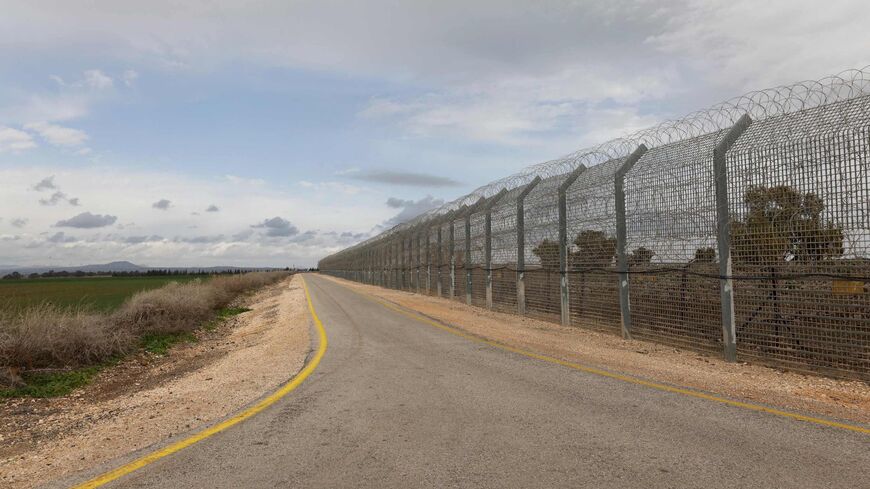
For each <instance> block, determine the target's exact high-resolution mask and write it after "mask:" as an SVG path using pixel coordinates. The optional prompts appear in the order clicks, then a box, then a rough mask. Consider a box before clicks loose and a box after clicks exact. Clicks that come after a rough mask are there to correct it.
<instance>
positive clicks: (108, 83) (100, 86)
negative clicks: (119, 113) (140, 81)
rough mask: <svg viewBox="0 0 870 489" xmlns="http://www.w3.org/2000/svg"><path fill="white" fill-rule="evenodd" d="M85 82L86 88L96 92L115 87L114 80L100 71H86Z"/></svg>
mask: <svg viewBox="0 0 870 489" xmlns="http://www.w3.org/2000/svg"><path fill="white" fill-rule="evenodd" d="M83 82H84V84H85V86H87V87H90V88H93V89H96V90H105V89H107V88H112V87H113V86H115V82H114V80H112V78H111V77H110V76H108V75H106V74H105V73H103V72H102V71H100V70H87V71H85V72H84V80H83Z"/></svg>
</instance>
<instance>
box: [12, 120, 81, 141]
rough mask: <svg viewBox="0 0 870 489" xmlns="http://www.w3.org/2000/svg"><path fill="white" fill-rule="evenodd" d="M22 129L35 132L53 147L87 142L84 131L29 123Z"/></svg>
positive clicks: (42, 123) (43, 123)
mask: <svg viewBox="0 0 870 489" xmlns="http://www.w3.org/2000/svg"><path fill="white" fill-rule="evenodd" d="M24 128H25V129H27V130H30V131H34V132H36V133H37V134H39V136H40V137H41V138H42V139H44V140H45V141H47V142H48V143H49V144H51V145H54V146H80V145H82V144H84V142H85V141H87V140H88V135H87V134H86V133H85V132H84V131H81V130H79V129H73V128H71V127H64V126H61V125H58V124H50V123H48V122H31V123H29V124H25V125H24Z"/></svg>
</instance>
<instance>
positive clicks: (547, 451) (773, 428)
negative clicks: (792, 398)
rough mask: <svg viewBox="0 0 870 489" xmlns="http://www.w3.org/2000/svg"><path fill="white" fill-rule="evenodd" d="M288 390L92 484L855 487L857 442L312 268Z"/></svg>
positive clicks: (862, 438)
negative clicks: (421, 312) (443, 325)
mask: <svg viewBox="0 0 870 489" xmlns="http://www.w3.org/2000/svg"><path fill="white" fill-rule="evenodd" d="M306 280H307V283H308V287H309V290H310V292H311V295H312V300H313V303H314V306H315V308H316V310H317V313H318V315H319V316H320V319H321V320H322V322H323V324H324V326H325V328H326V332H327V334H328V336H329V349H328V350H327V352H326V355H325V357H324V358H323V360H322V362H321V364H320V365H319V367H318V368H317V369H316V370H315V371H314V373H313V374H312V375H311V376H310V377H309V378H308V379H307V380H306V381H305V382H304V383H303V384H302V385H301V386H300V387H299V388H298V389H297V390H295V391H293V392H292V393H290V394H289V395H288V396H287V397H285V398H284V399H282V400H281V401H279V402H278V403H277V404H275V405H273V406H272V407H270V408H269V409H267V410H266V411H264V412H262V413H260V414H258V415H257V416H255V417H254V418H252V419H249V420H247V421H245V422H243V423H241V424H239V425H236V426H234V427H232V428H230V429H228V430H227V431H224V432H221V433H218V434H216V435H214V436H212V437H210V438H208V439H206V440H204V441H201V442H200V443H197V444H195V445H193V446H191V447H189V448H186V449H184V450H182V451H180V452H178V453H176V454H174V455H172V456H170V457H167V458H164V459H161V460H159V461H157V462H155V463H153V464H150V465H148V466H146V467H144V468H142V469H140V470H138V471H136V472H134V473H132V474H129V475H127V476H125V477H123V478H121V479H119V480H116V481H115V482H113V483H111V484H109V485H108V486H104V487H125V488H133V487H155V488H156V487H172V488H183V487H218V488H239V487H264V488H265V487H324V488H332V487H372V488H382V487H396V488H411V487H433V488H434V487H493V488H495V487H499V488H501V487H517V488H527V487H590V488H592V487H594V488H608V487H620V488H635V487H636V488H672V487H698V488H719V487H752V488H756V487H782V488H799V487H813V488H818V487H843V488H859V487H870V436H868V435H866V434H861V433H854V432H848V431H845V430H841V429H837V428H830V427H824V426H818V425H814V424H810V423H805V422H800V421H795V420H791V419H786V418H782V417H777V416H773V415H770V414H765V413H759V412H753V411H748V410H745V409H740V408H735V407H731V406H727V405H723V404H719V403H715V402H710V401H707V400H703V399H697V398H692V397H688V396H684V395H680V394H674V393H668V392H662V391H658V390H654V389H650V388H648V387H644V386H641V385H634V384H630V383H626V382H622V381H619V380H614V379H608V378H604V377H599V376H596V375H592V374H587V373H583V372H578V371H575V370H571V369H568V368H565V367H562V366H559V365H555V364H551V363H547V362H543V361H539V360H534V359H531V358H528V357H525V356H522V355H518V354H515V353H510V352H507V351H504V350H501V349H498V348H494V347H491V346H486V345H483V344H481V343H477V342H473V341H469V340H468V339H465V338H462V337H459V336H456V335H453V334H450V333H448V332H445V331H442V330H440V329H437V328H434V327H431V326H429V325H426V324H424V323H421V322H418V321H415V320H413V319H411V318H409V317H407V316H406V315H403V314H400V313H398V312H395V311H393V310H390V309H388V308H386V307H384V306H383V305H381V304H378V303H376V302H374V301H372V300H370V299H367V298H365V297H364V296H361V295H360V294H358V293H356V292H353V291H351V290H349V289H347V288H345V287H342V286H341V285H339V284H337V283H335V282H332V281H330V280H326V279H324V278H322V277H319V276H313V275H307V276H306Z"/></svg>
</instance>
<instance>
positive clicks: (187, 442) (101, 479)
mask: <svg viewBox="0 0 870 489" xmlns="http://www.w3.org/2000/svg"><path fill="white" fill-rule="evenodd" d="M300 278H302V277H300ZM302 288H303V289H305V298H306V299H307V300H308V311H310V312H311V318H312V319H313V320H314V325H315V326H316V327H317V334H318V338H319V339H318V341H319V343H320V345H319V346H318V348H317V353H316V354H315V355H314V358H312V359H311V361H310V362H308V365H306V366H305V368H303V369H302V371H300V372H299V374H298V375H296V376H295V377H293V379H292V380H291V381H290V382H288V383H286V384H284V385H283V386H282V387H281V388H280V389H278V390H277V391H275V392H274V393H272V394H270V395H269V397H267V398H265V399H263V400H262V401H260V402H258V403H257V404H255V405H254V406H252V407H250V408H248V409H246V410H244V411H242V412H240V413H239V414H236V415H235V416H233V417H232V418H230V419H227V420H226V421H222V422H220V423H218V424H216V425H214V426H212V427H210V428H208V429H205V430H203V431H201V432H199V433H197V434H195V435H193V436H191V437H190V438H186V439H184V440H180V441H177V442H175V443H173V444H171V445H169V446H167V447H165V448H161V449H160V450H157V451H155V452H151V453H149V454H148V455H145V456H144V457H142V458H139V459H136V460H134V461H132V462H130V463H128V464H126V465H123V466H121V467H118V468H117V469H115V470H112V471H109V472H106V473H105V474H102V475H100V476H97V477H95V478H93V479H91V480H89V481H87V482H85V483H82V484H79V485H77V486H74V487H73V489H86V488H87V489H90V488H94V487H100V486H102V485H104V484H108V483H109V482H112V481H113V480H115V479H118V478H119V477H123V476H125V475H127V474H129V473H131V472H134V471H136V470H139V469H141V468H142V467H144V466H146V465H148V464H151V463H153V462H156V461H157V460H160V459H161V458H163V457H167V456H169V455H172V454H173V453H175V452H178V451H180V450H183V449H185V448H187V447H189V446H191V445H193V444H194V443H197V442H200V441H202V440H204V439H206V438H208V437H210V436H212V435H214V434H215V433H220V432H221V431H224V430H226V429H227V428H229V427H231V426H234V425H236V424H239V423H241V422H242V421H244V420H246V419H248V418H250V417H252V416H254V415H255V414H257V413H259V412H260V411H262V410H264V409H266V408H267V407H269V406H271V405H272V404H275V403H276V402H277V401H278V400H280V399H281V398H282V397H284V396H286V395H287V394H289V393H290V392H292V391H293V390H294V389H296V388H297V387H299V385H300V384H302V382H303V381H304V380H305V379H306V378H308V376H309V375H311V372H314V369H316V368H317V365H318V364H319V363H320V360H321V359H322V358H323V355H324V354H325V353H326V343H327V340H326V330H324V329H323V323H321V322H320V318H319V317H317V313H316V312H315V311H314V304H312V303H311V294H310V293H309V292H308V284H306V283H305V279H304V278H303V279H302Z"/></svg>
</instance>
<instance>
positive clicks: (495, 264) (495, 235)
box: [490, 185, 526, 312]
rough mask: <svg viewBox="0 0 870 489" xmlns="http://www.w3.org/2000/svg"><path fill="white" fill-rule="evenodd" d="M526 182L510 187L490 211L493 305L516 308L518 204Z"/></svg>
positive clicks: (505, 310)
mask: <svg viewBox="0 0 870 489" xmlns="http://www.w3.org/2000/svg"><path fill="white" fill-rule="evenodd" d="M525 188H526V185H522V186H520V187H517V188H515V189H513V190H511V191H509V192H508V193H507V194H505V196H504V197H503V198H502V199H501V200H499V202H498V204H497V205H495V206H494V207H493V208H492V211H491V223H492V224H491V230H490V236H491V237H490V240H491V247H492V264H491V268H492V307H493V309H495V310H497V311H503V312H517V272H516V270H517V269H516V267H517V246H518V243H517V205H518V202H517V200H518V198H519V195H520V193H522V191H523V190H525Z"/></svg>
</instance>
